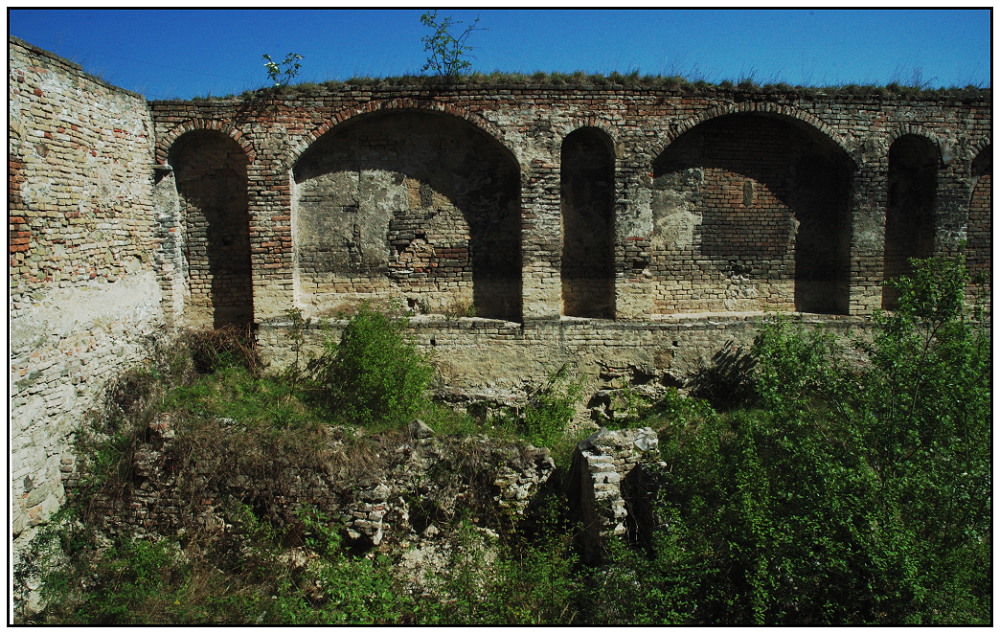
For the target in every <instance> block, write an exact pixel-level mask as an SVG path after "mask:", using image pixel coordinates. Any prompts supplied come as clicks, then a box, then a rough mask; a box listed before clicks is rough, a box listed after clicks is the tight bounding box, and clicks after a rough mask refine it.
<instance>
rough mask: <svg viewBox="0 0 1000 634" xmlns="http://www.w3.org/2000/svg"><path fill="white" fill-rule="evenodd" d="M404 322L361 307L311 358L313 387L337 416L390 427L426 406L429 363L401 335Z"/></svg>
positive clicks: (315, 393) (363, 424) (374, 425)
mask: <svg viewBox="0 0 1000 634" xmlns="http://www.w3.org/2000/svg"><path fill="white" fill-rule="evenodd" d="M403 327H404V323H403V322H400V321H393V320H391V319H390V318H389V317H387V316H385V315H384V314H382V313H378V312H374V311H372V310H370V309H368V308H363V309H362V310H360V311H359V312H358V313H357V314H356V315H355V316H354V317H353V318H352V319H351V320H350V322H349V323H348V325H347V327H346V328H345V329H344V332H343V334H342V335H341V339H340V343H339V344H336V345H334V344H332V343H328V344H327V346H326V350H325V352H324V354H323V355H322V356H321V357H320V358H318V359H315V360H314V361H313V362H312V363H311V367H312V370H313V393H314V395H315V396H316V397H317V398H318V399H319V401H320V402H321V403H322V404H323V405H325V407H326V408H327V410H328V411H329V412H330V414H331V415H332V416H333V417H335V418H336V419H337V420H341V421H344V422H346V423H350V424H356V425H361V426H364V427H372V428H391V427H397V426H400V425H404V424H406V423H407V422H409V421H410V420H411V419H412V418H414V417H415V416H416V415H417V414H419V413H420V411H421V410H422V409H424V408H425V407H427V405H428V404H429V402H430V397H429V392H428V390H429V388H430V384H431V379H432V378H433V375H434V369H433V368H432V367H431V365H430V364H429V363H428V362H427V360H426V358H425V357H424V355H422V354H421V353H420V352H419V351H418V350H417V349H416V348H415V347H414V346H413V345H411V344H409V343H407V342H406V341H404V340H403V336H402V331H403Z"/></svg>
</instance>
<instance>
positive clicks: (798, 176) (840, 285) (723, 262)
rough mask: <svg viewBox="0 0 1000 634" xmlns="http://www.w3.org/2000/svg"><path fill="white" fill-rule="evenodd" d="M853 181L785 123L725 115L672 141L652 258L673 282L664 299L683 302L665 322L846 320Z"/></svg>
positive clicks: (827, 148) (656, 207)
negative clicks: (715, 316)
mask: <svg viewBox="0 0 1000 634" xmlns="http://www.w3.org/2000/svg"><path fill="white" fill-rule="evenodd" d="M854 170H855V163H854V161H853V160H851V158H850V156H849V155H848V154H847V152H845V151H844V149H843V148H842V147H840V146H839V145H838V144H837V143H835V142H834V141H833V140H832V139H831V138H829V137H828V136H827V135H825V134H824V133H823V132H822V131H820V130H818V129H817V128H815V127H813V126H811V125H809V124H808V123H805V122H802V121H800V120H798V119H796V118H793V117H790V116H788V115H782V114H776V113H767V112H741V113H733V114H725V115H721V116H719V117H716V118H712V119H708V120H706V121H702V122H701V123H698V124H697V125H695V126H693V127H692V128H690V129H688V130H687V131H686V132H684V133H683V134H681V135H679V136H678V137H677V138H676V139H675V140H674V142H673V143H671V144H670V145H668V146H667V147H666V149H664V151H663V152H662V153H661V154H660V155H659V156H657V157H656V159H655V160H654V162H653V179H654V180H653V215H654V230H653V243H654V249H657V250H659V252H660V255H659V258H660V259H661V262H662V267H663V268H664V270H663V271H662V272H661V273H660V274H661V275H665V276H667V277H671V278H674V279H670V280H664V282H663V286H664V288H665V290H664V291H662V292H660V293H659V294H660V295H661V296H669V295H670V294H678V295H679V298H678V301H677V306H676V307H675V308H673V309H671V307H670V306H667V307H666V308H667V309H668V310H666V311H664V312H679V311H683V310H761V309H764V310H772V309H794V310H796V311H800V312H812V313H834V314H837V313H840V314H843V313H846V312H847V311H848V291H849V286H848V275H849V254H850V233H851V217H850V216H851V214H850V196H851V186H852V178H853V173H854ZM677 277H679V278H680V280H677V279H676V278H677ZM720 279H721V280H722V282H719V281H718V280H720ZM683 289H691V290H689V291H685V290H683ZM660 301H661V304H664V303H669V302H671V301H673V300H671V299H666V300H660Z"/></svg>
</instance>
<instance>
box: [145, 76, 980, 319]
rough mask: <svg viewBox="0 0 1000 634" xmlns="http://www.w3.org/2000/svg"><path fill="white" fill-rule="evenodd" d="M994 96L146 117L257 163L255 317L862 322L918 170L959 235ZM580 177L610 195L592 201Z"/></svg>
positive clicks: (335, 102) (278, 103)
mask: <svg viewBox="0 0 1000 634" xmlns="http://www.w3.org/2000/svg"><path fill="white" fill-rule="evenodd" d="M988 101H989V93H988V91H983V92H982V93H981V96H979V97H977V96H969V95H964V96H951V95H948V94H944V93H942V94H937V93H921V94H920V95H918V96H914V97H901V96H896V95H891V94H882V95H879V94H877V93H874V92H872V93H870V94H868V95H860V94H859V95H850V94H847V93H834V94H830V95H824V94H823V93H819V92H809V93H804V92H803V93H797V92H795V91H789V92H787V93H782V92H765V91H757V92H753V91H750V92H748V91H741V90H738V89H723V88H717V89H708V90H705V91H700V92H682V91H680V90H679V89H678V90H665V91H654V90H641V89H610V88H600V87H594V86H565V87H554V86H505V85H497V86H462V85H449V86H434V87H428V86H423V87H418V86H411V87H405V88H400V87H363V86H353V87H346V86H345V87H340V88H318V89H314V90H311V91H304V92H294V93H289V94H287V95H286V96H283V97H282V98H281V99H280V100H273V101H270V102H264V103H257V104H248V103H246V102H241V101H240V100H238V99H232V100H218V101H211V102H198V103H191V102H156V103H153V104H152V106H151V107H152V110H153V118H154V121H155V123H156V128H157V134H156V136H157V145H158V157H160V160H161V161H162V162H164V163H166V162H168V154H169V152H170V149H171V147H172V144H173V143H174V142H175V141H176V140H177V139H178V138H179V137H180V135H181V134H182V133H184V132H187V131H191V130H194V129H215V130H219V131H220V132H221V133H223V134H227V135H229V136H230V137H231V138H233V139H234V140H235V141H237V142H238V143H239V144H240V145H241V146H242V147H243V148H244V152H245V153H246V154H247V156H251V155H252V156H253V158H252V159H251V160H250V162H249V164H248V167H247V170H248V182H249V200H248V204H249V208H250V217H251V219H250V224H251V226H250V234H251V236H252V238H251V250H252V254H253V255H252V258H253V260H252V271H253V291H254V292H253V306H254V321H255V322H257V323H266V322H267V321H268V320H272V319H276V318H279V317H280V316H281V315H282V314H283V313H284V311H285V310H287V308H288V307H289V306H292V305H297V306H299V307H300V308H302V309H303V310H305V311H306V312H307V313H311V314H314V315H320V314H330V313H332V312H336V311H337V310H339V309H342V308H348V307H350V306H352V305H356V304H357V303H358V302H360V301H362V300H364V299H370V298H372V297H378V298H379V299H383V300H387V301H390V302H391V303H393V304H397V305H403V306H410V307H411V308H414V309H415V310H418V311H423V312H427V313H449V312H451V313H456V312H457V313H459V314H461V312H462V311H461V310H459V309H460V308H461V307H463V306H468V305H469V304H470V303H471V305H472V306H473V307H474V309H475V312H476V313H477V314H479V315H489V316H493V317H503V318H508V319H512V320H515V321H525V322H530V321H532V320H536V319H550V318H558V317H560V316H561V315H577V316H589V317H613V318H615V319H618V320H622V319H624V320H630V321H642V320H648V319H651V318H656V316H657V315H663V314H678V313H680V314H691V313H702V312H712V313H727V312H745V311H761V310H796V311H801V312H808V313H821V314H852V315H853V314H858V315H863V314H866V313H868V312H869V311H870V310H872V309H873V308H876V307H878V306H879V305H881V303H882V297H881V296H882V283H883V281H884V280H885V279H886V278H887V277H888V276H892V275H894V274H897V273H898V271H896V268H898V267H897V266H896V263H898V262H900V261H902V260H901V258H903V259H905V257H907V256H906V255H900V254H901V253H904V252H905V253H906V254H908V255H922V254H926V253H925V251H926V250H925V249H924V248H923V247H922V246H918V245H916V243H913V244H911V243H912V242H913V241H912V240H908V239H901V240H897V239H895V237H894V236H893V231H894V229H893V227H895V226H907V225H906V223H905V222H904V223H902V225H900V223H898V222H896V221H895V220H894V218H896V217H897V216H898V215H899V214H898V213H897V211H896V210H898V209H901V208H902V207H901V206H900V205H901V203H900V202H899V201H900V200H905V195H904V196H903V198H900V194H899V191H896V193H892V192H891V191H890V190H893V189H895V190H899V186H900V184H905V183H907V182H910V183H914V182H925V181H926V180H927V179H925V178H923V176H907V174H909V173H910V172H912V169H914V168H913V167H912V166H911V163H914V162H915V161H917V162H919V161H918V158H919V157H918V158H914V157H917V155H919V156H922V157H924V158H928V161H929V162H928V161H924V162H925V163H927V164H928V165H930V164H931V163H933V164H934V167H933V171H934V181H935V182H936V190H935V191H936V194H935V199H934V200H935V202H934V203H933V204H930V206H928V207H927V208H926V213H924V212H921V214H922V216H928V215H929V216H930V218H931V220H930V221H929V222H928V223H925V224H926V226H928V227H930V228H929V229H928V231H929V235H930V236H931V237H930V239H929V240H924V239H922V240H923V241H922V242H921V244H922V245H924V244H931V247H930V251H929V252H934V253H943V252H947V251H949V250H950V249H953V248H954V245H955V244H957V241H958V239H959V238H960V237H961V236H962V235H964V232H965V230H966V224H967V216H968V200H969V198H970V196H971V195H972V189H971V188H972V183H971V181H970V180H969V177H968V173H969V170H970V162H971V160H972V158H973V157H974V155H975V153H976V152H977V148H978V147H981V146H982V144H983V142H984V141H988V138H989V135H990V120H989V112H990V108H989V104H988ZM588 130H589V132H588ZM574 133H576V135H574ZM587 135H592V136H591V137H588V136H587ZM598 138H599V139H600V142H601V143H603V144H604V146H606V148H607V149H605V150H603V151H604V153H605V156H604V158H603V159H601V160H604V161H607V165H605V166H604V167H602V168H601V169H605V170H610V173H609V174H608V175H607V177H606V178H603V177H602V178H601V179H592V178H590V177H589V176H585V173H586V172H587V170H589V169H590V167H588V164H587V163H586V162H585V161H584V160H583V159H582V158H581V156H582V155H581V153H580V152H581V148H583V147H584V146H587V148H589V149H587V150H586V152H589V153H590V155H591V156H592V157H596V156H597V155H598V154H599V152H597V150H595V149H594V148H596V147H597V142H596V141H594V139H598ZM912 143H916V146H914V147H925V148H930V151H929V152H923V150H921V151H920V152H917V151H916V150H912V148H911V149H907V146H908V144H912ZM578 146H579V147H578ZM591 146H592V147H591ZM893 147H895V148H896V151H895V153H894V154H893V157H894V158H890V148H893ZM911 150H912V151H911ZM933 157H936V158H933ZM588 160H590V159H588ZM594 160H596V159H594ZM921 160H922V159H921ZM935 161H936V162H935ZM175 167H176V166H175ZM576 174H578V175H576ZM574 179H576V180H577V181H579V182H585V181H587V182H590V183H591V184H592V186H593V183H598V182H600V183H606V185H603V184H602V185H601V187H599V188H598V189H600V191H596V190H595V191H591V192H589V193H588V192H586V191H584V190H583V189H580V187H579V186H577V185H573V184H572V183H573V180H574ZM501 183H502V184H501ZM907 187H909V189H910V190H911V191H916V190H913V187H914V186H906V187H904V190H905V189H907ZM605 189H610V191H611V200H610V202H602V203H600V205H601V206H602V211H601V214H600V217H601V218H604V219H605V220H604V221H600V222H595V221H594V219H595V218H597V217H598V216H595V215H594V209H596V207H592V206H593V205H596V204H597V203H595V202H594V201H596V200H598V199H601V200H606V199H605V198H604V197H605V196H606V192H605V191H604V190H605ZM501 190H502V191H501ZM917 193H920V192H917ZM359 196H367V198H359ZM588 196H589V197H590V198H589V200H588V202H586V203H584V202H582V200H583V199H584V198H587V197H588ZM918 197H920V196H918ZM963 197H964V200H965V202H961V201H962V200H963ZM511 209H512V210H513V213H511V212H510V211H509V210H511ZM491 214H492V215H491ZM501 216H502V218H501ZM581 218H585V219H584V220H582V221H580V219H581ZM887 219H888V229H887ZM477 222H479V223H481V225H479V228H477V224H476V223H477ZM606 222H610V227H609V228H608V229H607V230H605V223H606ZM921 226H923V225H921ZM583 227H586V229H584V228H583ZM466 230H467V231H469V235H470V238H469V242H468V245H465V244H464V243H463V241H462V239H461V237H460V236H461V235H463V231H466ZM887 230H888V231H889V234H890V235H889V240H888V244H889V246H890V249H889V252H888V253H887V252H886V249H885V247H886V244H887V242H886V231H887ZM477 232H478V236H477V235H476V234H477ZM605 233H607V235H608V238H607V241H606V240H605V238H603V237H602V236H603V235H604V234H605ZM428 234H434V235H430V236H429V235H428ZM608 242H610V245H608ZM897 243H898V244H902V247H901V248H902V251H900V249H898V248H896V245H897ZM466 249H467V251H466ZM484 251H488V253H484ZM897 251H899V253H897ZM590 256H593V257H590ZM608 260H610V262H607V261H608ZM477 262H479V264H477ZM591 267H592V268H591ZM469 269H471V271H470V270H469ZM609 269H610V273H608V270H609ZM487 270H490V271H493V272H495V273H496V277H497V278H498V279H494V278H493V277H491V276H490V275H487V274H486V273H485V271H487ZM477 271H478V272H477ZM470 273H471V275H470ZM609 278H610V279H609ZM582 280H589V281H582ZM477 289H478V290H477ZM567 298H568V300H567ZM469 312H471V311H469Z"/></svg>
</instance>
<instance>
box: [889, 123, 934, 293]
mask: <svg viewBox="0 0 1000 634" xmlns="http://www.w3.org/2000/svg"><path fill="white" fill-rule="evenodd" d="M940 160H941V158H940V152H939V151H938V147H937V144H936V143H934V142H933V141H931V140H930V139H928V138H927V137H924V136H921V135H918V134H904V135H903V136H901V137H899V138H898V139H896V140H895V141H893V143H892V145H891V146H889V170H888V183H887V185H888V194H889V195H888V202H887V207H886V216H885V250H884V256H883V257H884V259H883V268H882V270H883V276H884V277H883V279H884V280H885V281H889V280H892V279H895V278H898V277H901V276H904V275H910V274H911V273H912V272H913V267H911V266H910V263H909V260H910V259H911V258H928V257H931V255H933V253H934V233H935V214H934V207H935V203H936V200H937V185H938V183H937V180H938V166H939V164H940ZM897 298H898V293H897V292H896V290H895V289H893V288H892V287H890V286H885V287H884V288H883V291H882V308H884V309H887V310H889V309H892V308H894V307H895V305H896V300H897Z"/></svg>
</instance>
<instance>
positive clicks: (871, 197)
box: [848, 139, 889, 315]
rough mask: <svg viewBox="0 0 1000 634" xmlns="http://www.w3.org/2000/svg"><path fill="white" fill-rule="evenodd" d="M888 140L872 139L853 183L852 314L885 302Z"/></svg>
mask: <svg viewBox="0 0 1000 634" xmlns="http://www.w3.org/2000/svg"><path fill="white" fill-rule="evenodd" d="M885 148H886V145H885V143H884V142H883V143H878V142H877V141H875V140H871V139H870V140H869V142H868V143H866V144H865V150H866V154H865V156H863V157H862V158H861V165H860V167H859V168H858V171H857V172H855V174H854V180H853V183H852V187H851V199H850V205H851V211H850V213H851V241H850V257H849V258H848V261H849V262H850V264H849V273H848V284H849V285H850V289H849V297H848V314H849V315H868V314H871V312H872V311H874V310H875V309H876V308H879V307H881V305H882V277H883V275H882V274H883V267H884V262H883V259H884V253H885V214H886V205H887V203H888V176H889V159H888V154H887V152H886V149H885Z"/></svg>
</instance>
